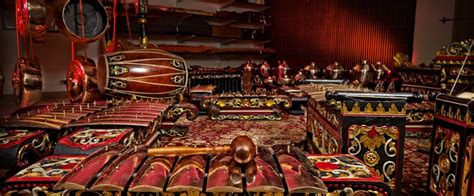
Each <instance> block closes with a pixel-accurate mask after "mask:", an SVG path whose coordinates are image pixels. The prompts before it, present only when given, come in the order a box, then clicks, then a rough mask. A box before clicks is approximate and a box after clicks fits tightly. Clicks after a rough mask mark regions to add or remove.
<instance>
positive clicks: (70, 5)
mask: <svg viewBox="0 0 474 196" xmlns="http://www.w3.org/2000/svg"><path fill="white" fill-rule="evenodd" d="M82 16H83V17H84V32H83V29H82V28H83V27H82V26H83V25H82V24H83V22H82V21H83V20H82ZM82 16H81V6H80V1H79V0H71V1H69V2H67V3H66V5H64V8H63V10H62V17H63V23H64V25H65V27H66V30H67V31H68V33H70V34H72V36H73V37H78V38H79V41H89V40H96V39H98V38H100V37H101V36H102V35H103V34H104V33H105V30H106V29H107V12H106V9H105V8H104V6H103V5H102V4H100V3H99V2H98V1H97V0H82Z"/></svg>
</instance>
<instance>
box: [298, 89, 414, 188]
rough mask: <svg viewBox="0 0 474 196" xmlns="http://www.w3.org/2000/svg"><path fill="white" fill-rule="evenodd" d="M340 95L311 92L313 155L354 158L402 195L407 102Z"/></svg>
mask: <svg viewBox="0 0 474 196" xmlns="http://www.w3.org/2000/svg"><path fill="white" fill-rule="evenodd" d="M331 88H333V89H335V87H331ZM337 88H339V89H344V87H336V89H337ZM319 89H321V88H319ZM323 89H324V87H323ZM320 91H321V90H320ZM338 93H339V91H335V92H334V93H333V94H331V93H329V94H327V95H326V98H328V99H327V100H328V101H326V100H325V99H323V98H322V94H321V93H317V92H316V93H315V92H308V94H310V95H314V97H310V98H309V101H308V114H307V131H308V132H307V135H308V137H307V138H308V142H309V144H308V148H309V150H310V152H311V153H315V152H319V153H323V154H341V153H343V154H346V153H348V154H350V155H354V156H356V157H357V158H359V159H361V160H363V162H364V164H365V165H367V166H369V167H370V168H372V169H374V170H375V171H376V173H377V175H378V176H381V177H382V178H383V180H384V181H385V182H386V183H387V184H388V185H389V186H390V187H391V188H392V189H393V192H394V194H400V192H401V186H402V185H401V179H402V169H403V150H404V139H405V121H406V108H405V104H406V101H405V100H402V99H387V98H388V97H389V96H395V95H393V94H385V93H372V92H354V91H352V92H349V91H347V93H346V91H340V95H344V94H348V96H339V95H338ZM325 94H326V93H325ZM349 95H350V96H349ZM385 95H386V96H385ZM407 95H408V94H407ZM412 95H413V94H412ZM352 96H356V97H357V96H360V97H357V98H356V97H352ZM378 96H382V97H385V98H382V97H380V98H377V97H378ZM408 96H409V95H408ZM368 97H371V98H368ZM414 97H416V96H414ZM417 99H419V100H420V101H421V99H420V98H419V97H418V98H417Z"/></svg>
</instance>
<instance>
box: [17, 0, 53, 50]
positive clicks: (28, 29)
mask: <svg viewBox="0 0 474 196" xmlns="http://www.w3.org/2000/svg"><path fill="white" fill-rule="evenodd" d="M16 15H17V18H18V20H17V28H18V32H19V33H20V34H21V35H22V36H23V37H26V36H31V37H32V38H33V39H35V40H37V41H44V40H45V39H46V30H47V28H48V26H47V24H46V16H47V10H46V5H45V3H44V0H17V1H16Z"/></svg>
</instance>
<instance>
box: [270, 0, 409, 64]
mask: <svg viewBox="0 0 474 196" xmlns="http://www.w3.org/2000/svg"><path fill="white" fill-rule="evenodd" d="M269 3H270V5H271V15H272V46H271V47H273V48H275V49H276V50H277V54H278V58H279V59H285V60H286V61H287V62H288V63H289V64H290V65H291V66H293V67H301V66H303V65H305V64H308V63H309V62H310V61H315V62H316V63H317V64H318V65H319V66H321V67H322V66H326V65H328V64H331V63H333V62H334V61H338V62H339V63H340V64H342V65H344V66H346V67H352V66H353V65H354V64H355V63H358V62H360V61H361V60H363V59H367V60H369V61H370V62H375V61H377V60H380V61H382V62H384V63H386V64H392V56H393V55H394V54H395V53H396V52H398V51H400V52H403V53H405V54H409V55H411V53H412V50H413V32H414V31H413V29H414V26H415V24H414V20H415V10H416V1H414V0H396V1H380V0H357V1H347V0H330V1H328V0H298V1H287V0H271V1H269Z"/></svg>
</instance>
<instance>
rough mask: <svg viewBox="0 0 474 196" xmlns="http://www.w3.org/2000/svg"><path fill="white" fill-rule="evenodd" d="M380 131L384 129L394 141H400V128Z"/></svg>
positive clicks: (393, 127) (385, 128)
mask: <svg viewBox="0 0 474 196" xmlns="http://www.w3.org/2000/svg"><path fill="white" fill-rule="evenodd" d="M380 129H383V131H384V132H385V134H387V135H388V136H389V137H391V138H392V139H398V133H399V130H398V127H395V126H391V127H381V128H380Z"/></svg>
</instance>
